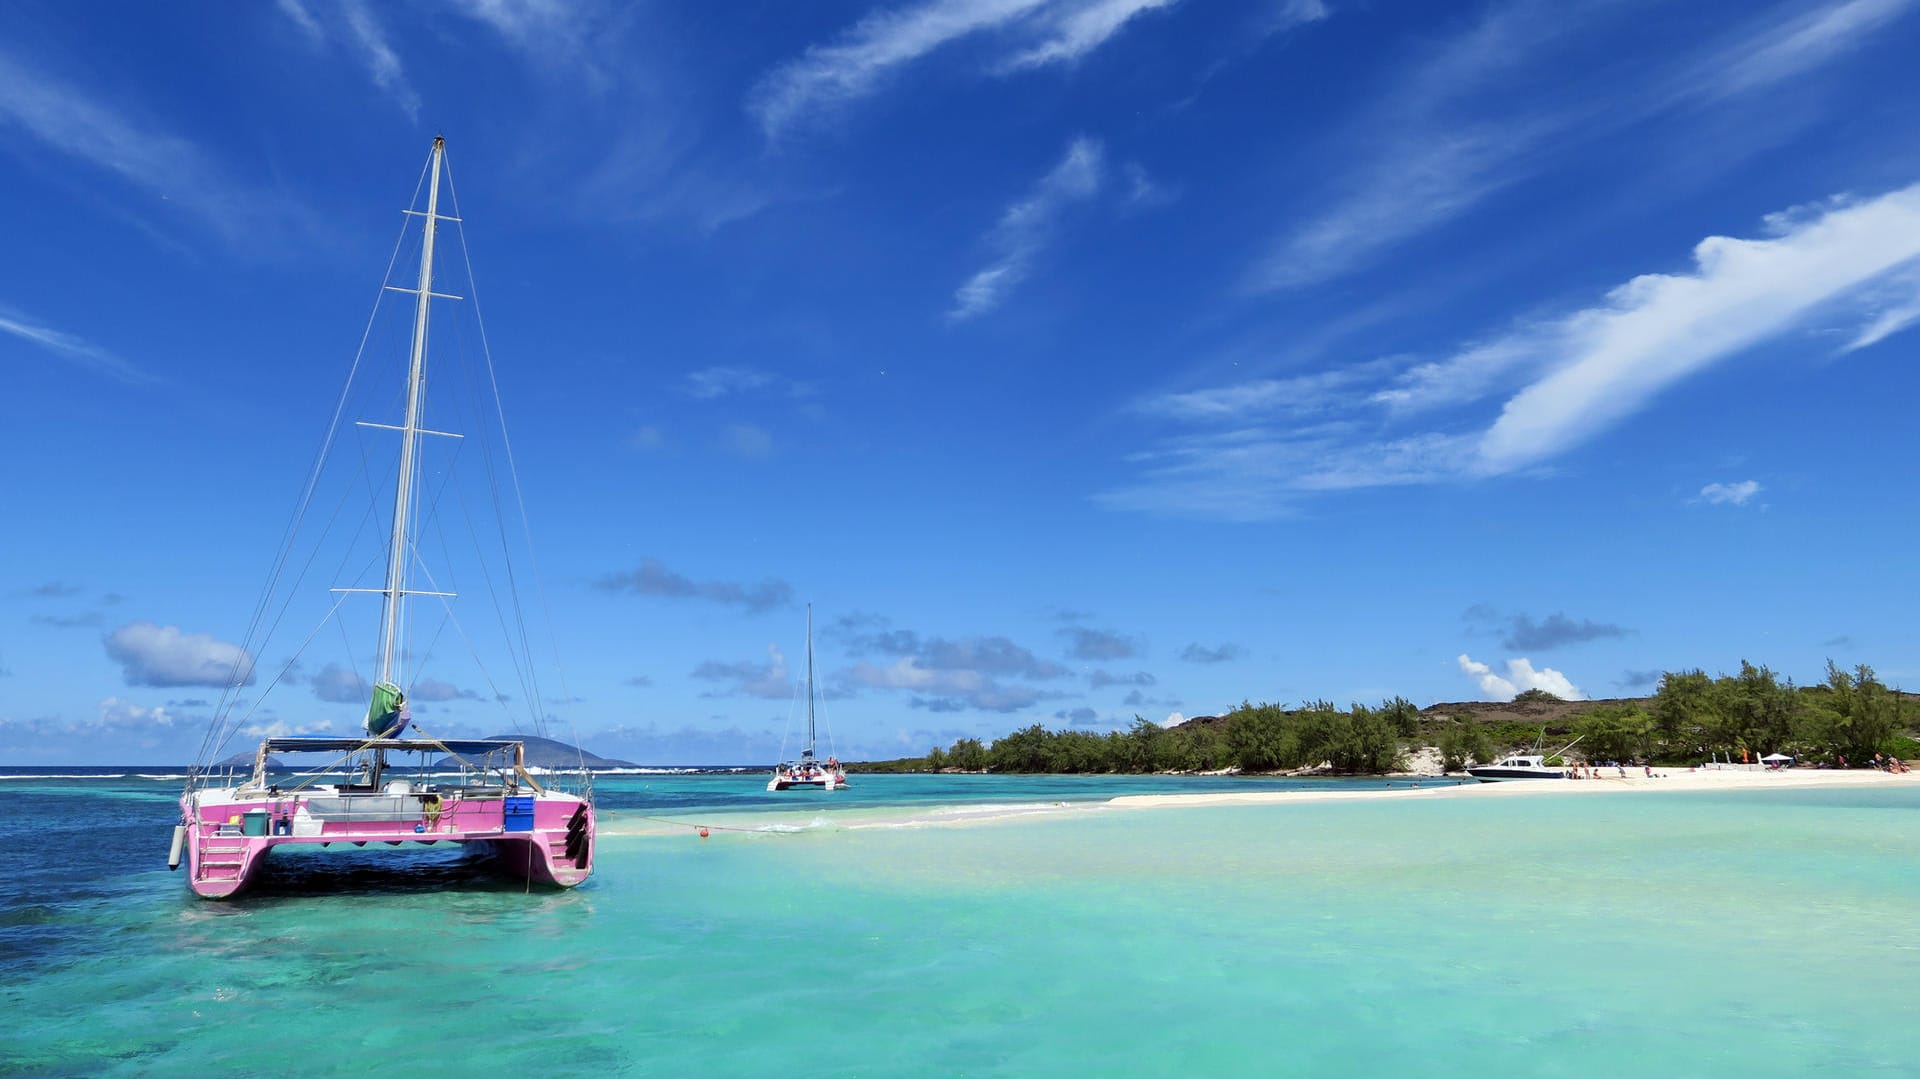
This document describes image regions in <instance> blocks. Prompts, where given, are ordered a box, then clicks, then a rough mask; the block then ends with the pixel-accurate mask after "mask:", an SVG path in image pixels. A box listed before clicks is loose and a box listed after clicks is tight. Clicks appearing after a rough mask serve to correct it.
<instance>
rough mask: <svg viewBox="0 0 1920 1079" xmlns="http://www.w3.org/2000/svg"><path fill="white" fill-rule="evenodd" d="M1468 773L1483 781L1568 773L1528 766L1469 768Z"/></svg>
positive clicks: (1564, 776)
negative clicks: (1529, 767)
mask: <svg viewBox="0 0 1920 1079" xmlns="http://www.w3.org/2000/svg"><path fill="white" fill-rule="evenodd" d="M1467 774H1468V775H1470V776H1472V777H1473V778H1475V779H1477V780H1479V781H1480V782H1482V783H1498V782H1501V781H1502V780H1508V779H1565V778H1567V773H1566V772H1564V771H1562V770H1560V769H1558V768H1552V769H1528V768H1469V769H1467Z"/></svg>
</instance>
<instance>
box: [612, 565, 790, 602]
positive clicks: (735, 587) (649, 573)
mask: <svg viewBox="0 0 1920 1079" xmlns="http://www.w3.org/2000/svg"><path fill="white" fill-rule="evenodd" d="M595 587H597V588H599V589H601V590H602V591H606V592H632V593H634V594H635V595H641V596H664V597H667V598H669V599H700V600H706V601H708V602H710V603H718V604H721V605H723V606H728V607H740V608H743V609H745V610H748V611H751V612H753V613H755V614H759V613H761V612H764V611H771V610H773V609H775V608H778V607H785V606H788V605H790V604H791V603H792V602H793V586H792V585H790V584H788V583H787V582H785V581H782V580H779V579H777V578H771V577H770V578H768V579H766V580H764V581H761V582H760V583H758V584H754V585H745V584H739V583H737V582H734V581H695V580H693V579H691V578H689V577H686V576H685V575H683V574H679V573H675V572H674V571H673V570H670V569H668V568H667V567H666V566H664V565H662V564H661V563H660V562H659V561H657V560H655V559H651V558H649V559H646V560H645V561H643V562H641V563H640V568H639V569H637V570H634V571H632V572H630V573H611V574H608V575H606V576H604V577H602V578H600V579H599V580H598V581H596V582H595Z"/></svg>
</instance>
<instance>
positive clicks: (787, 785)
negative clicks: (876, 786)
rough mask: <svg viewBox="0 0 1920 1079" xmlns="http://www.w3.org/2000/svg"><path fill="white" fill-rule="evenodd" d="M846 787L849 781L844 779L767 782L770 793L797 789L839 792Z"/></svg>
mask: <svg viewBox="0 0 1920 1079" xmlns="http://www.w3.org/2000/svg"><path fill="white" fill-rule="evenodd" d="M846 785H847V781H846V780H844V779H769V780H767V789H768V790H770V791H790V790H793V789H794V788H795V787H816V788H818V789H820V790H828V791H831V790H839V789H840V788H841V787H844V786H846Z"/></svg>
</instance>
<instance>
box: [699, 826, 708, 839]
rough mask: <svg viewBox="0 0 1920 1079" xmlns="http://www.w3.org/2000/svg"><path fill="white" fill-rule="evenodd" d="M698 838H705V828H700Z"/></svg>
mask: <svg viewBox="0 0 1920 1079" xmlns="http://www.w3.org/2000/svg"><path fill="white" fill-rule="evenodd" d="M700 838H701V839H705V838H707V830H706V829H705V828H702V829H700Z"/></svg>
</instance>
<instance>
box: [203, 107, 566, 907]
mask: <svg viewBox="0 0 1920 1079" xmlns="http://www.w3.org/2000/svg"><path fill="white" fill-rule="evenodd" d="M445 151H446V140H444V139H441V138H435V139H434V140H433V150H432V154H431V156H430V158H429V159H428V165H427V171H426V172H425V174H424V175H423V180H424V181H425V185H424V186H425V187H426V189H427V197H426V207H425V210H424V211H421V210H417V209H412V208H409V209H408V210H407V211H406V213H407V214H408V215H409V216H410V217H413V218H417V219H418V220H419V221H420V222H421V229H420V266H419V274H418V277H417V280H416V283H415V284H414V286H413V287H401V286H396V285H393V284H388V283H385V282H383V290H385V291H392V292H400V293H407V294H411V296H412V297H413V312H412V318H411V322H412V337H411V343H410V348H409V358H408V364H407V372H406V385H405V394H406V396H405V405H404V411H403V414H402V416H401V417H397V418H400V419H401V421H402V422H401V423H399V424H391V423H371V422H368V423H363V424H362V426H366V427H373V428H381V429H384V430H388V431H394V432H398V433H399V435H400V445H399V453H398V458H399V461H398V466H397V477H396V481H395V485H394V490H393V495H392V500H391V503H390V505H391V507H392V510H391V512H392V522H391V529H390V530H389V532H388V534H387V537H386V539H387V542H386V548H385V552H384V553H385V572H384V575H383V579H382V582H381V586H380V587H378V588H372V587H367V588H334V589H332V591H333V592H334V593H336V594H339V595H340V596H341V600H339V601H335V603H334V605H333V609H332V610H329V611H328V612H327V614H326V615H325V616H324V617H323V618H322V619H321V624H322V625H324V624H325V623H326V622H327V621H330V620H332V617H333V611H334V610H338V608H339V605H340V602H341V601H344V599H345V598H346V596H347V595H349V594H353V593H375V594H378V595H379V596H380V597H381V614H380V621H379V635H378V647H377V659H376V661H375V663H374V665H373V674H374V678H373V681H372V685H371V697H372V701H371V703H370V705H369V706H368V708H367V712H366V716H365V721H364V727H363V729H362V732H361V733H357V734H353V735H347V736H327V737H294V736H288V735H284V734H280V733H271V734H269V736H268V737H266V738H264V739H263V740H262V741H261V742H260V744H259V748H258V750H257V751H256V752H255V753H254V754H253V757H252V767H251V768H248V769H246V770H245V771H235V770H234V769H232V768H231V767H230V766H224V765H223V763H214V762H215V761H217V760H218V758H219V755H220V753H221V750H222V748H223V746H224V745H225V743H226V741H227V739H229V738H231V737H232V736H233V735H235V734H237V733H239V732H241V731H242V730H249V729H250V723H251V720H250V717H252V716H253V715H254V714H255V712H256V710H257V709H258V707H259V698H258V697H255V698H253V699H251V700H243V699H242V698H241V697H240V696H239V691H240V689H241V688H242V687H243V686H245V685H247V684H248V683H249V682H251V681H252V664H251V661H250V660H246V661H244V662H236V664H235V670H234V672H233V675H232V678H231V684H230V685H229V687H228V689H227V691H226V693H225V694H224V695H223V697H222V700H221V702H220V705H219V707H218V709H217V711H216V718H215V720H214V722H213V724H212V725H211V727H210V729H209V731H208V734H207V739H206V741H205V742H204V743H203V746H202V751H201V760H200V763H198V764H196V765H195V767H194V768H193V770H192V772H191V773H190V775H189V776H188V779H187V783H186V788H185V790H184V791H183V792H182V794H181V798H180V820H179V823H178V824H177V825H176V826H175V828H174V830H173V847H172V850H171V852H170V853H169V856H168V862H169V866H170V867H172V868H178V867H179V865H180V864H181V862H182V860H183V858H184V861H185V862H186V864H187V867H188V873H187V883H188V886H189V887H190V888H191V889H192V890H193V892H194V893H195V894H197V895H199V896H202V897H205V898H209V899H226V898H230V897H232V896H235V895H237V894H239V893H241V892H243V891H244V890H246V889H247V888H248V887H249V886H250V885H252V883H253V882H254V881H255V880H256V879H257V878H258V876H259V874H260V872H261V871H262V870H263V869H264V868H265V866H266V864H267V862H268V856H269V855H270V854H272V853H274V852H275V851H276V850H288V849H299V848H307V849H309V850H317V848H323V847H330V846H336V845H338V846H343V847H346V846H351V847H354V848H366V847H367V846H368V845H369V844H372V845H373V846H374V848H375V849H379V848H383V847H398V846H401V845H403V844H419V845H425V846H437V845H448V846H456V847H461V846H468V845H471V846H472V847H473V848H476V849H479V850H482V851H485V852H487V853H489V854H491V855H492V856H493V860H494V862H495V863H496V864H497V866H498V867H499V868H500V869H501V870H503V871H504V872H506V873H507V874H509V875H511V876H512V877H513V878H514V879H516V880H524V881H525V882H526V883H527V884H528V885H529V886H531V885H534V884H542V885H549V886H555V887H561V888H567V887H572V886H574V885H577V884H580V883H581V882H583V881H585V880H586V879H587V877H588V876H589V875H591V874H592V872H593V856H594V846H595V843H594V836H595V824H594V807H593V787H592V776H591V773H589V772H587V771H586V769H585V767H584V763H583V765H582V767H581V768H580V769H579V771H578V772H576V773H572V774H571V775H570V776H555V775H553V774H552V773H551V772H549V773H548V774H546V775H542V776H540V777H536V776H535V775H534V774H533V772H532V771H530V770H529V765H528V762H527V758H526V752H525V749H526V747H525V744H524V742H522V741H520V740H518V739H514V738H490V739H478V738H466V739H451V738H449V739H442V738H434V737H432V736H430V735H427V734H425V733H423V732H422V731H421V730H420V728H419V725H418V724H415V725H414V728H413V731H412V732H411V734H408V732H407V726H408V723H409V721H410V720H411V718H412V714H411V709H410V707H409V705H408V696H409V692H408V691H409V689H412V688H421V689H426V690H428V691H429V692H430V693H431V694H434V695H435V696H429V697H428V699H442V700H444V699H448V698H447V697H446V696H444V695H442V694H444V693H445V692H446V689H445V687H444V684H435V683H433V682H432V681H431V680H426V679H422V678H420V677H419V666H420V665H421V664H422V663H424V662H425V657H427V656H430V655H431V654H432V653H433V648H432V642H431V641H428V642H427V643H426V647H425V648H421V647H420V646H419V644H418V643H417V642H413V641H411V640H410V638H409V636H408V634H409V632H410V631H409V627H410V625H411V618H410V615H411V608H410V604H409V601H410V600H412V599H415V598H418V597H434V598H437V599H438V600H440V602H441V603H442V604H443V605H447V606H446V611H447V617H448V619H451V616H452V612H451V606H450V604H448V601H449V600H451V599H452V597H453V596H454V593H453V592H451V591H443V590H440V589H439V588H438V587H430V588H420V587H417V586H415V585H414V584H413V583H412V582H411V581H410V580H409V577H410V576H412V575H415V574H420V573H425V572H426V571H425V569H424V568H423V566H420V565H417V563H418V562H419V559H420V547H421V537H422V534H423V530H422V528H421V524H420V516H421V514H422V513H423V512H424V509H423V507H422V506H421V501H422V499H421V494H420V487H421V481H422V465H421V454H420V452H419V451H420V443H421V439H422V437H423V436H427V435H438V436H445V437H448V438H456V439H457V438H461V437H463V436H459V435H452V434H450V433H449V432H443V431H436V430H430V429H428V428H427V427H426V426H425V425H424V420H425V416H424V412H423V409H424V408H425V402H426V381H427V378H426V367H427V330H428V324H429V317H428V316H429V309H430V307H431V301H432V300H433V299H435V298H441V299H459V298H460V297H455V296H446V295H444V294H443V293H440V292H435V291H434V280H433V273H434V240H435V236H436V233H437V231H438V229H439V226H440V225H441V223H442V222H455V223H457V222H459V220H460V218H459V216H458V207H457V206H456V207H455V212H454V214H452V215H449V214H446V213H443V212H442V209H441V205H440V197H441V181H442V178H443V173H444V175H445V178H446V181H447V184H448V185H449V193H451V184H452V178H451V173H447V172H444V170H445V167H446V166H445ZM404 236H405V233H403V237H404ZM463 246H464V245H463ZM397 254H398V247H396V257H397ZM389 272H390V271H389ZM469 284H471V281H469ZM376 311H377V307H376ZM362 347H363V349H364V347H365V346H364V344H363V346H362ZM358 368H359V362H358V360H357V359H356V361H355V370H356V371H357V370H358ZM490 371H491V366H490V361H489V373H490ZM353 384H354V383H353V379H352V378H349V380H348V387H349V389H351V387H352V386H353ZM346 402H347V394H346V393H345V392H343V394H342V398H341V405H342V407H344V406H345V404H346ZM495 404H496V407H497V401H496V402H495ZM335 416H336V422H337V418H338V416H339V411H338V410H336V413H335ZM501 436H502V440H503V441H504V425H503V426H502V431H501ZM331 444H332V431H331V430H330V431H329V434H328V442H327V446H331ZM510 452H511V451H510V449H509V454H510ZM326 459H327V452H326V449H325V448H323V449H322V451H321V455H320V459H319V461H317V462H316V464H315V466H314V477H313V479H310V480H309V483H308V487H307V493H306V496H305V498H303V500H302V503H301V505H300V507H299V510H298V512H297V513H296V516H295V519H294V522H293V524H292V525H291V526H290V529H289V532H288V534H287V538H286V540H285V541H284V542H285V546H284V547H283V548H282V551H281V556H280V562H279V564H278V565H277V566H276V568H275V570H274V573H273V574H272V576H271V577H270V578H269V582H268V596H267V599H263V600H262V601H261V606H260V608H259V611H265V610H266V609H267V608H268V605H269V604H268V601H269V600H271V599H272V598H273V588H274V583H275V582H276V581H277V580H279V577H280V569H281V568H282V567H284V566H285V565H286V564H287V563H288V555H289V553H290V552H291V551H292V550H293V544H294V542H295V537H296V536H298V535H299V524H300V521H301V520H302V519H303V518H304V517H305V514H306V508H307V506H308V505H309V504H310V503H311V500H312V497H313V490H314V482H315V481H316V480H317V479H318V478H319V477H320V475H321V468H322V465H324V463H325V461H326ZM508 464H509V468H511V458H510V456H509V460H508ZM366 494H367V495H368V497H369V504H370V512H369V517H371V516H372V513H371V510H372V509H376V508H378V504H379V502H381V501H382V496H381V495H380V493H379V492H377V491H375V490H373V489H372V488H371V485H368V487H367V489H366ZM516 494H517V481H516ZM435 500H437V499H435ZM429 501H434V500H429ZM323 535H324V534H323ZM307 563H308V564H309V565H310V564H312V559H311V558H308V560H307ZM367 569H368V570H369V571H370V570H371V569H372V565H371V563H369V564H368V566H367ZM303 575H304V571H303ZM427 583H428V584H429V585H433V584H434V583H435V582H434V581H433V579H432V578H431V577H429V578H428V581H427ZM289 587H290V588H291V589H292V590H293V591H294V592H296V593H297V592H298V591H299V590H300V581H299V580H297V579H296V580H295V581H294V583H293V584H292V585H290V586H289ZM280 610H281V611H284V610H285V607H284V606H282V607H281V608H280ZM261 624H262V623H261V621H260V615H259V614H258V613H256V616H255V627H256V628H258V627H259V626H260V625H261ZM271 631H272V627H271V624H268V625H267V627H266V632H267V633H268V634H270V633H271ZM254 632H255V631H254V630H252V629H250V630H249V631H248V639H249V642H250V644H249V648H250V649H251V650H252V651H253V653H254V654H257V652H258V644H259V643H263V642H264V641H265V639H266V638H265V637H261V638H259V640H258V642H255V641H254V640H253V637H254ZM522 632H524V630H523V631H522ZM316 633H317V628H316ZM342 633H343V635H344V634H345V627H344V626H342ZM462 635H463V637H464V631H462ZM307 640H308V642H311V641H312V640H313V636H312V635H309V637H308V639H307ZM302 647H303V648H304V647H305V645H304V644H303V645H302ZM240 654H241V656H242V657H243V660H244V657H246V656H247V655H248V651H247V650H242V651H241V653H240ZM298 660H299V655H298V652H297V651H296V653H295V656H294V658H293V659H290V660H288V661H287V665H286V667H285V668H283V669H282V670H281V671H280V672H279V673H278V674H277V675H276V676H275V678H274V680H273V683H276V684H277V683H283V682H294V681H297V680H298V675H297V673H296V666H297V663H298ZM354 677H355V679H356V681H357V675H355V676H354ZM360 684H361V685H362V686H364V685H365V683H360ZM267 688H268V689H271V688H272V684H269V686H268V687H267ZM264 695H265V694H264V692H263V693H262V694H261V695H260V696H264ZM316 695H317V696H320V697H321V699H323V700H336V701H337V700H341V699H342V698H341V697H338V696H330V695H325V694H319V693H316ZM474 699H478V695H477V694H476V695H474ZM507 699H508V698H507V697H505V696H503V695H499V696H497V700H499V701H501V702H504V701H506V700H507ZM536 703H537V698H536ZM503 707H504V703H503ZM276 726H277V724H276ZM404 754H417V755H418V758H419V761H420V764H419V767H418V770H417V771H413V772H403V771H402V770H401V768H400V767H399V765H398V764H397V763H390V759H389V758H390V757H400V756H402V755H404ZM283 756H286V757H295V758H301V759H304V760H307V761H313V762H315V763H312V764H310V765H309V766H308V767H306V768H305V769H302V770H296V771H292V772H289V771H286V770H284V769H283V768H281V767H280V763H281V758H282V757H283ZM449 769H455V771H452V772H450V771H449ZM569 788H570V789H569Z"/></svg>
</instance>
